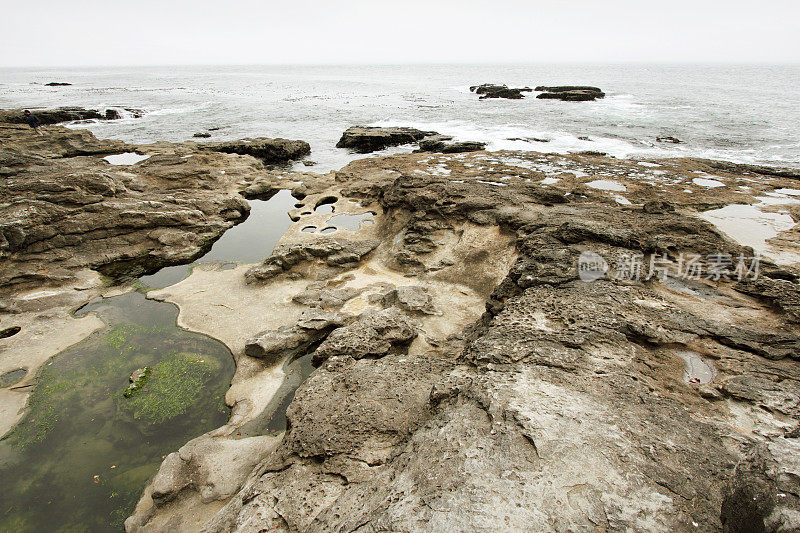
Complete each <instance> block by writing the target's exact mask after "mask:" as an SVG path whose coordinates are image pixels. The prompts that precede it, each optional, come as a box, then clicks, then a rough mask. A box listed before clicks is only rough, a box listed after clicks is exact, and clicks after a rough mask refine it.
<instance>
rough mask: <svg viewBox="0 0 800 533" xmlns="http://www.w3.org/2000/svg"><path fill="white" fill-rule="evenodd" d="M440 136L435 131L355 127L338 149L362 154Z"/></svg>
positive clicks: (341, 141)
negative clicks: (346, 149)
mask: <svg viewBox="0 0 800 533" xmlns="http://www.w3.org/2000/svg"><path fill="white" fill-rule="evenodd" d="M431 135H438V134H437V133H436V132H435V131H421V130H417V129H414V128H380V127H372V126H353V127H352V128H348V129H347V130H346V131H345V132H344V133H343V134H342V137H341V139H339V142H337V143H336V147H337V148H348V149H350V150H353V151H354V152H358V153H360V154H366V153H369V152H376V151H378V150H383V149H384V148H388V147H390V146H399V145H402V144H411V143H415V142H417V141H419V140H421V139H424V138H425V137H428V136H431Z"/></svg>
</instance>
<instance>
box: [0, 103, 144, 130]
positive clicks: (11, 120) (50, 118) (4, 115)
mask: <svg viewBox="0 0 800 533" xmlns="http://www.w3.org/2000/svg"><path fill="white" fill-rule="evenodd" d="M124 110H125V111H127V112H128V113H129V114H131V116H133V117H135V118H138V117H141V116H142V115H143V114H144V112H143V111H141V110H139V109H131V108H124ZM23 111H25V110H24V109H0V123H6V124H25V116H24V114H23ZM30 111H31V112H32V113H33V114H34V115H36V118H37V119H38V120H39V123H40V124H42V125H45V126H46V125H48V124H60V123H62V122H74V121H77V120H117V119H120V118H122V115H121V114H120V112H119V110H117V109H114V108H108V109H105V110H104V111H100V110H97V109H84V108H82V107H58V108H55V109H30Z"/></svg>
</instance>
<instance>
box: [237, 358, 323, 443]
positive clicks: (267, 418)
mask: <svg viewBox="0 0 800 533" xmlns="http://www.w3.org/2000/svg"><path fill="white" fill-rule="evenodd" d="M313 351H314V349H313V348H310V349H309V350H308V352H307V353H306V354H304V355H302V356H301V357H296V358H294V359H292V360H291V361H289V362H287V363H286V364H285V365H284V366H283V372H284V373H285V374H286V379H284V381H283V383H282V384H281V387H280V388H279V389H278V392H276V393H275V396H274V397H273V398H272V400H271V401H270V403H269V405H267V407H266V408H265V409H264V411H263V412H262V413H261V415H259V416H258V417H257V418H254V419H253V420H251V421H249V422H247V423H246V424H244V425H242V427H241V428H240V429H239V435H241V436H242V437H253V436H256V435H277V434H278V433H281V432H283V431H286V409H287V408H288V407H289V404H290V403H292V400H294V393H295V391H297V388H298V387H299V386H300V384H302V383H303V382H304V381H305V380H306V378H307V377H308V376H310V375H311V373H312V372H313V371H314V370H316V368H315V367H314V366H313V365H312V364H311V354H312V352H313Z"/></svg>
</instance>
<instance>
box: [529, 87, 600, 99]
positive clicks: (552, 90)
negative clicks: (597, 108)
mask: <svg viewBox="0 0 800 533" xmlns="http://www.w3.org/2000/svg"><path fill="white" fill-rule="evenodd" d="M536 90H537V91H543V92H542V93H541V94H538V95H536V98H541V99H550V100H563V101H565V102H588V101H591V100H596V99H598V98H605V96H606V95H605V93H604V92H603V91H602V90H601V89H600V88H599V87H591V86H588V85H560V86H556V87H546V86H543V85H540V86H538V87H536Z"/></svg>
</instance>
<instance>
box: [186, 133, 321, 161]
mask: <svg viewBox="0 0 800 533" xmlns="http://www.w3.org/2000/svg"><path fill="white" fill-rule="evenodd" d="M202 147H203V148H204V149H206V150H213V151H215V152H224V153H226V154H239V155H250V156H253V157H255V158H257V159H260V160H262V161H264V162H265V163H285V162H286V161H290V160H292V159H300V158H301V157H303V156H306V155H308V154H310V153H311V146H310V145H309V144H308V143H307V142H305V141H297V140H289V139H267V138H265V137H257V138H254V139H242V140H239V141H224V142H218V143H206V144H203V145H202Z"/></svg>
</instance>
